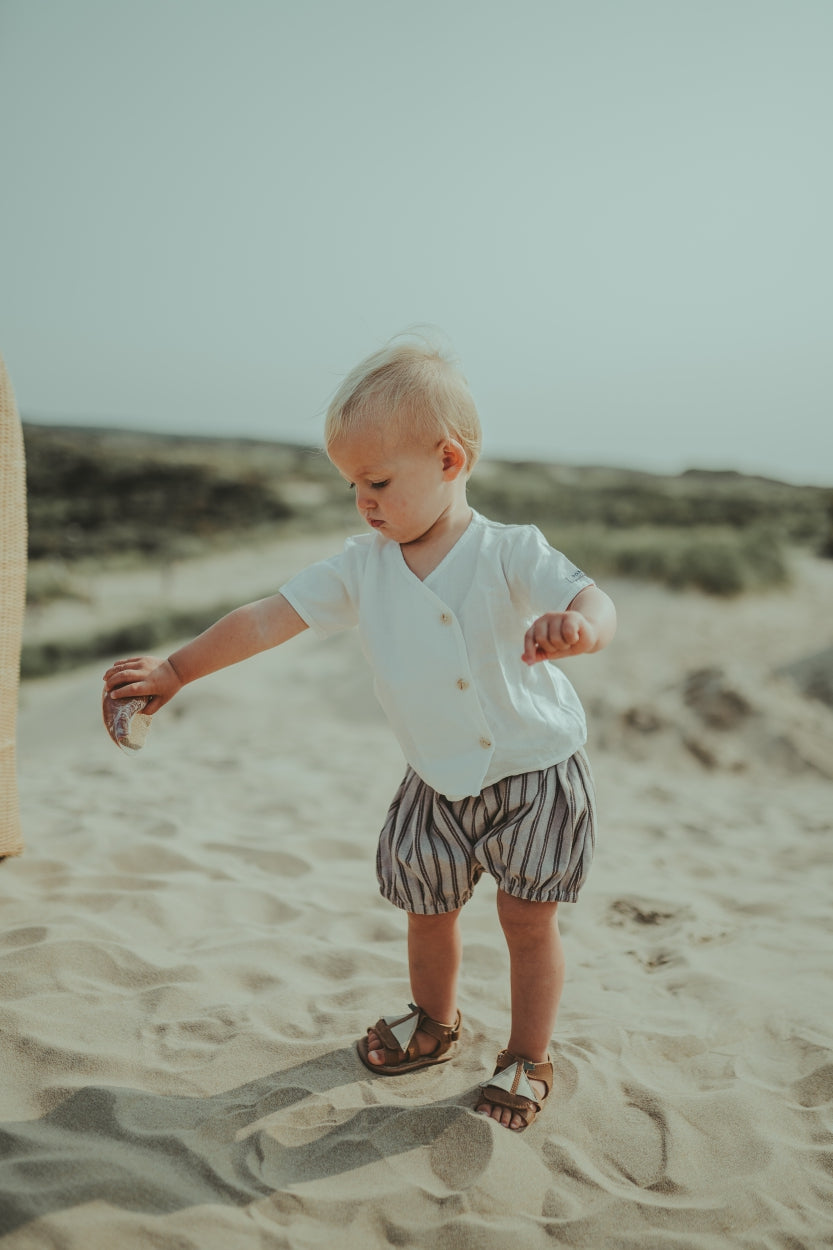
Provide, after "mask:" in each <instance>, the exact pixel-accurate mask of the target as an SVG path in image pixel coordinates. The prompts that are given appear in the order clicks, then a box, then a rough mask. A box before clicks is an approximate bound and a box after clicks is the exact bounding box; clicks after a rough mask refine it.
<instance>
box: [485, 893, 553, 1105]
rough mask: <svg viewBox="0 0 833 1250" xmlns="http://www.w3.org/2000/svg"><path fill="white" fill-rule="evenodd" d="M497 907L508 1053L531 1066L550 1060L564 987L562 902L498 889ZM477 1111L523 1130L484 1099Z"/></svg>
mask: <svg viewBox="0 0 833 1250" xmlns="http://www.w3.org/2000/svg"><path fill="white" fill-rule="evenodd" d="M497 909H498V917H499V919H500V924H501V928H502V929H503V932H504V936H505V937H506V944H507V946H508V947H509V965H510V978H511V982H510V983H511V992H512V1032H511V1034H510V1036H509V1042H508V1045H507V1047H506V1049H507V1050H508V1051H510V1052H511V1053H512V1054H513V1055H519V1056H521V1057H522V1058H524V1059H528V1060H530V1062H531V1063H542V1062H543V1061H544V1060H546V1058H547V1052H548V1049H549V1043H550V1038H551V1037H552V1034H553V1029H554V1028H555V1017H556V1014H557V1012H558V1004H559V1001H560V999H561V991H562V989H563V988H564V951H563V948H562V945H561V935H560V933H559V932H558V916H557V909H558V904H557V903H530V902H527V901H526V899H520V898H513V897H512V896H511V895H510V894H506V893H505V892H504V891H503V890H498V895H497ZM532 1087H533V1089H535V1088H536V1087H537V1091H538V1092H539V1093H541V1094H543V1093H544V1086H543V1085H542V1084H541V1083H540V1082H539V1081H533V1082H532ZM477 1110H478V1111H480V1112H482V1113H483V1114H484V1115H490V1116H492V1118H493V1119H495V1120H499V1121H500V1123H501V1124H503V1125H505V1126H506V1127H507V1128H520V1127H521V1126H522V1120H521V1118H520V1116H518V1115H516V1114H513V1113H512V1111H510V1110H509V1109H508V1108H507V1107H500V1106H497V1105H495V1104H493V1103H490V1102H489V1101H488V1100H487V1099H485V1098H484V1099H483V1100H482V1101H481V1102H480V1103H479V1104H478V1107H477Z"/></svg>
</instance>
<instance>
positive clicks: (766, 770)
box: [0, 538, 833, 1250]
mask: <svg viewBox="0 0 833 1250" xmlns="http://www.w3.org/2000/svg"><path fill="white" fill-rule="evenodd" d="M333 550H334V545H333V543H332V541H330V542H328V541H327V540H326V539H324V538H317V539H307V540H298V541H293V542H286V543H283V544H281V545H280V546H276V547H275V548H274V549H266V550H260V551H258V552H256V553H253V552H244V553H240V554H239V555H238V556H237V557H234V556H233V555H232V556H224V557H216V558H214V559H213V560H209V559H206V560H205V561H202V562H200V563H199V564H194V565H181V566H174V567H173V568H170V569H168V570H167V571H165V572H164V574H162V573H160V574H159V575H158V576H157V580H156V581H153V576H154V575H141V574H133V575H129V576H128V575H127V574H125V575H121V576H122V581H121V582H120V586H121V590H120V591H119V592H118V593H116V590H115V582H113V583H111V584H110V585H109V587H108V586H107V585H105V583H104V582H103V581H102V583H101V585H100V586H98V587H92V588H91V603H90V604H88V605H87V606H86V608H84V607H83V605H77V604H76V605H60V604H59V605H55V606H54V607H52V608H50V609H48V610H47V609H44V610H43V611H41V613H40V614H39V615H38V616H37V618H33V619H32V620H30V622H29V625H28V629H29V631H30V636H32V637H35V636H37V637H43V636H46V634H47V633H48V631H49V630H50V629H54V630H59V629H61V628H63V627H64V626H65V627H66V628H67V629H70V628H73V629H83V628H85V619H86V618H85V617H84V613H85V612H86V613H87V616H88V617H89V616H90V615H92V616H95V617H96V619H98V620H100V619H101V618H102V616H106V615H107V614H108V613H110V614H111V615H112V616H114V618H115V617H118V614H119V613H123V614H125V615H128V614H129V612H130V610H131V605H134V606H135V603H136V602H137V601H139V600H141V601H142V602H147V601H148V599H149V598H150V599H153V597H154V596H169V597H171V598H172V599H174V600H176V601H177V602H179V601H182V602H185V601H188V602H190V601H193V600H195V599H197V598H198V597H199V595H200V594H204V595H207V594H208V590H207V589H206V588H207V587H209V586H210V587H211V588H212V591H213V593H214V594H215V595H216V591H217V589H218V587H221V589H222V593H223V595H226V594H228V596H229V597H231V598H233V597H234V596H235V595H238V594H239V597H240V598H241V600H243V599H245V598H246V597H248V596H250V595H255V594H265V593H267V591H268V590H269V589H270V588H277V586H278V585H279V584H280V582H281V580H282V579H283V578H285V577H286V576H288V575H289V573H291V572H292V571H294V570H295V569H297V568H299V567H301V566H302V565H303V564H305V563H307V562H309V561H310V560H311V559H313V558H315V557H316V556H319V555H325V554H329V553H331V552H332V551H333ZM796 561H797V563H796V569H797V579H796V583H795V585H794V586H793V587H791V588H789V589H788V590H780V591H775V592H770V593H766V594H759V595H747V596H744V597H741V598H738V599H734V600H714V599H710V598H708V597H706V596H703V595H701V594H697V593H694V592H691V593H689V592H686V593H672V592H670V591H667V590H664V589H660V588H658V587H655V586H649V585H642V584H637V583H629V582H624V581H623V582H614V583H605V588H606V589H608V590H609V591H610V593H611V594H612V595H613V597H614V599H615V600H616V602H617V605H618V608H619V611H620V632H619V635H618V637H617V639H616V641H615V643H614V644H613V645H612V646H611V647H610V648H609V649H608V650H607V651H606V652H604V653H603V654H601V655H598V656H593V657H584V658H582V659H580V660H578V661H573V662H572V664H571V665H568V666H567V671H568V673H569V675H570V677H571V679H572V680H573V681H574V684H575V685H576V687H577V689H578V690H579V693H580V694H581V696H582V698H583V700H584V703H585V706H586V708H587V713H588V720H589V724H590V742H589V749H590V752H591V758H592V760H593V764H594V768H595V773H596V780H597V784H598V789H599V799H600V813H601V835H600V838H599V844H598V847H597V858H596V863H595V865H594V868H593V871H592V873H591V876H590V879H589V881H588V883H587V885H586V887H585V889H584V892H583V894H582V897H581V899H580V901H579V903H578V904H576V905H575V906H570V905H564V906H563V907H562V909H561V920H562V931H563V933H564V938H565V947H566V951H567V958H568V980H567V987H566V991H565V994H564V999H563V1004H562V1008H561V1013H560V1016H559V1022H558V1028H557V1033H556V1037H555V1039H554V1047H553V1058H554V1062H555V1073H556V1087H555V1092H554V1095H553V1097H552V1098H551V1099H550V1101H549V1104H548V1106H547V1108H546V1111H545V1113H544V1115H543V1116H541V1117H540V1118H539V1119H538V1121H537V1122H536V1123H535V1124H534V1125H533V1127H532V1128H531V1129H530V1130H528V1131H527V1132H526V1133H524V1134H521V1135H516V1134H512V1133H510V1132H508V1131H507V1130H504V1129H502V1128H500V1127H498V1126H496V1125H494V1124H493V1123H491V1122H490V1121H487V1120H485V1119H483V1118H482V1117H478V1116H476V1115H475V1114H474V1113H473V1111H472V1106H473V1102H474V1098H475V1090H476V1086H477V1084H478V1082H480V1081H481V1080H483V1079H484V1078H485V1077H486V1076H487V1075H488V1074H489V1073H490V1072H491V1069H492V1065H493V1062H494V1057H495V1054H496V1052H497V1050H498V1049H500V1047H501V1046H502V1045H503V1044H504V1043H505V1041H506V1035H507V1030H508V978H507V958H506V953H505V949H504V946H503V941H502V937H501V935H500V931H499V928H498V926H497V922H496V918H495V914H494V887H493V885H492V883H491V882H490V881H488V880H484V881H483V882H481V884H480V885H479V886H478V890H477V893H476V895H475V898H474V899H473V900H472V902H471V903H470V904H469V905H468V906H467V908H466V910H465V913H464V917H463V935H464V942H465V950H464V964H463V975H462V983H461V1010H462V1013H463V1022H464V1038H463V1047H462V1050H461V1052H460V1055H459V1058H457V1059H456V1060H455V1061H454V1062H452V1063H450V1064H446V1065H443V1066H440V1067H438V1068H435V1069H429V1070H428V1071H426V1072H423V1073H415V1074H411V1075H408V1076H405V1077H401V1078H397V1079H396V1080H391V1079H382V1078H374V1077H373V1076H372V1075H371V1074H369V1073H368V1072H367V1071H366V1070H365V1069H364V1068H363V1067H362V1066H361V1064H360V1063H359V1060H358V1058H357V1057H356V1054H355V1050H354V1043H355V1039H356V1038H357V1037H358V1036H360V1035H361V1034H362V1033H363V1032H364V1030H365V1028H366V1027H367V1025H368V1024H371V1023H372V1022H373V1021H375V1020H376V1019H377V1018H378V1016H379V1015H381V1014H387V1013H391V1012H394V1011H397V1010H399V1009H401V1008H402V1007H404V1004H405V1003H406V1002H407V999H408V996H409V991H408V984H407V977H406V965H405V957H404V956H405V950H404V932H405V925H404V917H403V916H402V915H401V914H400V913H398V912H397V911H396V910H395V909H393V908H392V907H390V905H389V904H387V903H386V902H384V901H383V900H382V899H381V898H380V897H379V895H378V893H377V888H376V882H375V876H374V851H375V840H376V835H377V832H378V828H379V826H380V823H381V821H382V819H383V817H384V813H385V811H386V808H387V804H388V802H389V799H390V797H391V796H392V794H393V791H394V789H395V787H396V785H397V783H398V781H399V778H400V776H401V773H402V769H403V763H402V758H401V755H400V752H399V748H398V746H397V744H396V741H395V739H394V738H393V736H392V735H391V733H390V731H389V730H388V729H387V726H386V725H385V723H384V721H383V719H382V715H381V713H380V711H379V710H378V708H377V706H376V703H375V701H374V698H373V695H372V691H371V687H370V679H369V675H368V673H367V671H366V667H365V664H364V661H363V659H362V656H361V653H360V650H359V647H358V642H357V639H356V637H355V636H354V635H353V634H348V635H343V636H340V637H338V638H335V639H333V640H331V641H330V642H328V643H326V644H321V643H318V642H316V641H315V640H314V639H313V638H311V637H310V636H309V635H304V636H302V637H300V638H298V639H295V640H294V641H293V642H291V643H289V644H288V645H286V646H285V647H283V648H281V649H280V650H278V651H275V652H272V653H268V654H266V655H262V656H259V657H257V658H255V659H253V660H250V661H248V662H247V663H245V664H244V665H241V666H238V667H237V668H235V669H230V670H227V671H226V672H223V673H220V674H217V675H215V676H213V677H211V678H208V679H206V680H205V681H203V682H202V683H200V684H199V685H197V686H193V687H189V688H188V689H187V690H185V691H184V692H183V694H182V695H181V696H180V697H179V699H178V700H177V701H176V702H175V703H174V704H172V706H171V708H170V709H166V710H163V712H162V713H161V714H160V715H159V717H158V719H157V720H156V721H155V723H154V725H153V727H152V730H151V733H150V736H149V738H148V741H147V745H146V747H145V748H144V750H142V751H141V752H139V753H137V754H136V755H134V756H128V755H126V754H123V753H121V752H119V751H118V750H117V749H116V747H115V746H113V744H112V743H111V742H110V741H109V739H108V738H107V736H106V734H105V732H104V729H103V727H102V725H101V721H100V712H99V698H100V688H101V685H100V675H101V672H102V671H103V669H104V667H105V664H104V663H103V662H102V663H100V664H95V665H91V666H87V667H85V668H83V669H79V670H77V671H75V672H72V673H70V674H68V675H62V676H56V677H51V678H47V679H43V680H39V681H33V682H27V683H25V684H24V686H23V689H22V692H21V711H20V722H19V746H18V757H19V772H20V790H21V813H22V821H23V831H24V838H25V843H26V849H25V852H24V854H23V856H22V857H20V858H19V859H10V860H7V861H6V862H5V863H3V864H2V866H0V897H1V898H2V931H0V985H2V1000H1V1002H0V1011H1V1012H2V1029H0V1069H1V1070H2V1072H3V1076H4V1079H3V1082H2V1125H0V1137H2V1143H3V1146H2V1153H0V1240H1V1241H2V1245H3V1250H52V1248H54V1250H59V1248H60V1250H98V1247H102V1248H104V1247H108V1248H110V1247H118V1248H119V1250H140V1248H141V1250H147V1247H150V1246H154V1247H160V1250H191V1248H193V1250H229V1248H230V1247H234V1250H249V1248H251V1250H255V1248H257V1250H273V1248H274V1250H278V1248H280V1247H292V1250H296V1248H297V1250H301V1248H303V1250H306V1248H308V1247H316V1248H317V1247H322V1248H323V1247H327V1246H330V1245H332V1244H336V1245H338V1246H339V1247H344V1248H345V1250H354V1248H355V1250H359V1248H360V1247H361V1248H362V1250H367V1248H370V1250H375V1248H378V1247H384V1246H414V1247H420V1248H424V1250H440V1247H442V1248H443V1250H505V1248H506V1247H507V1246H508V1245H511V1246H514V1247H517V1248H519V1250H537V1248H538V1247H546V1246H552V1245H554V1244H555V1245H558V1244H564V1245H568V1246H576V1247H584V1248H587V1250H614V1248H617V1250H618V1248H623V1250H624V1248H625V1247H627V1248H631V1247H632V1248H633V1250H636V1248H637V1247H638V1248H639V1250H672V1248H673V1250H722V1248H723V1247H743V1248H744V1250H816V1248H817V1247H823V1246H833V1010H831V1008H833V995H832V994H831V969H832V968H833V919H831V904H830V899H831V885H833V854H831V846H833V842H831V835H832V834H833V710H831V709H830V708H829V707H827V706H825V705H824V704H823V703H821V702H819V701H817V700H812V699H810V698H807V697H806V696H804V695H803V694H802V693H801V692H800V691H799V690H798V689H797V688H796V687H795V685H794V684H793V683H792V682H791V681H790V680H789V679H788V678H787V677H785V676H779V675H777V670H778V669H779V668H780V667H782V666H783V665H785V664H789V663H790V662H792V661H795V660H799V659H801V658H802V657H804V656H807V655H810V654H812V653H813V652H816V651H819V650H821V649H822V648H823V647H825V646H829V645H830V643H831V641H833V639H831V636H830V632H831V627H830V619H831V604H833V561H829V560H828V561H820V560H814V559H811V558H809V557H796ZM232 571H233V575H232ZM131 577H132V579H133V580H132V581H131ZM142 577H145V580H144V581H142V580H141V579H142ZM148 578H150V580H148ZM60 613H65V614H67V615H66V616H65V617H64V618H61V616H60ZM50 614H51V615H50ZM62 619H63V624H62ZM113 658H115V657H113Z"/></svg>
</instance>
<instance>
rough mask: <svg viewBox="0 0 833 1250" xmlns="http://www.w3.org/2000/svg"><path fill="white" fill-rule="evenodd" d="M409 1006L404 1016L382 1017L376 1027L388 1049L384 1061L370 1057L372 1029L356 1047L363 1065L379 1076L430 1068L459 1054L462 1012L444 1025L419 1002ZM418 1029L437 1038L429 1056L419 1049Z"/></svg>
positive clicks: (375, 1029) (361, 1038)
mask: <svg viewBox="0 0 833 1250" xmlns="http://www.w3.org/2000/svg"><path fill="white" fill-rule="evenodd" d="M408 1006H409V1007H410V1008H411V1010H410V1011H407V1012H405V1014H404V1015H402V1016H382V1018H381V1020H377V1021H376V1023H375V1024H374V1026H373V1031H374V1032H375V1034H376V1036H377V1037H378V1038H379V1041H380V1042H381V1049H382V1050H383V1051H384V1052H385V1062H384V1063H379V1064H376V1063H371V1062H370V1060H369V1059H368V1057H367V1054H368V1050H369V1049H370V1048H369V1045H368V1040H369V1035H370V1029H368V1030H367V1033H368V1036H367V1037H360V1038H359V1040H358V1041H357V1042H356V1050H357V1051H358V1052H359V1058H360V1059H361V1061H362V1063H363V1064H364V1066H365V1067H366V1068H369V1069H370V1071H371V1072H376V1073H378V1075H379V1076H400V1075H401V1074H402V1073H403V1072H415V1071H416V1070H417V1068H430V1067H433V1065H434V1064H435V1063H446V1062H447V1061H448V1060H449V1059H453V1058H454V1056H455V1054H456V1053H457V1039H458V1038H459V1036H460V1024H461V1020H462V1017H461V1016H460V1013H459V1011H458V1012H457V1019H456V1020H455V1022H454V1024H441V1023H440V1022H439V1020H432V1019H431V1017H430V1016H428V1015H426V1014H425V1012H424V1011H423V1010H422V1008H421V1007H417V1005H416V1003H409V1004H408ZM417 1030H419V1031H420V1032H421V1033H429V1034H430V1035H431V1037H435V1038H436V1039H437V1043H438V1045H437V1048H436V1050H433V1051H432V1052H431V1054H430V1055H420V1054H419V1052H418V1051H417V1044H416V1034H417ZM374 1049H375V1048H374Z"/></svg>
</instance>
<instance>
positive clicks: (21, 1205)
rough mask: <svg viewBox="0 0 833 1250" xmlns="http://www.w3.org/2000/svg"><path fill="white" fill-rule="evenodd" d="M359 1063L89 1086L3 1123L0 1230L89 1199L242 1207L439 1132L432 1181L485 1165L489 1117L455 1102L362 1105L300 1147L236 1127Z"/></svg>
mask: <svg viewBox="0 0 833 1250" xmlns="http://www.w3.org/2000/svg"><path fill="white" fill-rule="evenodd" d="M356 1062H357V1061H356V1057H355V1054H354V1053H353V1052H352V1051H350V1050H346V1049H345V1050H338V1051H332V1052H330V1053H328V1054H325V1055H320V1056H318V1057H317V1058H315V1059H313V1060H310V1061H308V1062H306V1063H302V1064H298V1065H296V1066H295V1067H293V1068H289V1069H286V1070H285V1071H283V1072H279V1073H275V1074H270V1075H269V1076H266V1077H261V1078H259V1079H258V1080H256V1081H251V1082H249V1083H248V1084H246V1085H241V1086H239V1087H238V1088H237V1089H231V1090H227V1091H225V1092H223V1093H221V1094H215V1095H213V1096H211V1097H208V1098H194V1097H183V1096H178V1095H167V1094H153V1093H148V1092H146V1091H144V1090H135V1089H126V1088H123V1087H121V1088H120V1087H108V1086H96V1085H91V1086H88V1087H87V1088H85V1089H82V1090H79V1091H78V1092H77V1093H75V1094H72V1095H71V1096H70V1097H69V1098H67V1099H66V1101H65V1102H63V1103H61V1105H60V1106H59V1107H56V1108H55V1110H53V1111H50V1112H49V1113H48V1114H47V1115H45V1116H43V1117H42V1118H41V1119H39V1120H25V1121H19V1122H17V1123H9V1124H2V1125H0V1235H4V1234H7V1233H10V1232H12V1231H14V1230H15V1229H16V1228H19V1227H20V1226H21V1225H23V1224H26V1223H28V1222H29V1221H31V1220H34V1219H37V1218H39V1217H42V1216H45V1215H50V1214H53V1213H55V1212H59V1211H64V1210H68V1209H71V1208H73V1207H76V1206H78V1205H80V1204H82V1203H85V1202H91V1201H94V1200H100V1201H104V1202H107V1203H110V1204H111V1205H113V1206H117V1207H121V1208H123V1209H125V1210H128V1211H136V1212H144V1213H146V1214H151V1215H162V1214H166V1213H170V1212H173V1211H179V1210H182V1209H183V1208H186V1207H190V1206H196V1205H199V1204H202V1203H217V1202H225V1203H228V1204H230V1205H233V1206H245V1205H246V1204H248V1203H250V1202H252V1201H254V1200H256V1199H258V1198H262V1197H264V1196H266V1195H268V1194H271V1193H274V1192H276V1191H278V1190H281V1189H284V1188H286V1187H287V1186H289V1185H292V1184H294V1183H297V1182H299V1181H313V1180H317V1179H320V1178H322V1177H325V1176H335V1175H338V1174H340V1173H342V1172H346V1171H349V1170H351V1169H353V1168H358V1167H362V1166H363V1165H365V1164H368V1163H372V1162H374V1161H375V1160H377V1159H380V1158H382V1157H390V1156H392V1155H397V1154H401V1153H403V1152H405V1151H408V1150H412V1149H415V1148H416V1147H419V1146H426V1145H430V1144H432V1143H437V1141H438V1139H439V1138H440V1137H443V1144H442V1149H440V1150H438V1151H436V1152H435V1153H436V1155H437V1157H436V1158H432V1167H433V1168H434V1170H435V1171H437V1174H438V1176H439V1177H440V1179H444V1180H447V1183H449V1184H450V1185H451V1186H452V1187H457V1186H459V1185H460V1184H463V1185H465V1184H466V1175H465V1173H466V1172H467V1171H468V1170H469V1168H467V1165H466V1159H467V1158H468V1159H469V1160H470V1162H471V1164H472V1165H473V1166H474V1171H475V1172H480V1171H481V1170H482V1166H483V1158H484V1150H485V1153H486V1157H488V1156H489V1155H490V1154H491V1137H490V1128H489V1125H488V1123H487V1122H485V1121H484V1120H483V1117H481V1116H477V1115H475V1113H474V1112H473V1111H472V1110H470V1109H468V1108H466V1107H464V1106H461V1105H460V1104H459V1102H457V1101H455V1100H451V1099H449V1100H445V1101H443V1102H438V1103H434V1104H431V1105H427V1106H426V1105H423V1106H415V1107H401V1106H397V1107H391V1106H387V1107H383V1106H375V1107H367V1108H365V1109H363V1110H361V1111H358V1112H356V1113H355V1114H354V1115H353V1116H351V1117H350V1118H349V1119H347V1120H346V1121H345V1122H344V1123H342V1124H339V1125H337V1126H335V1127H334V1128H332V1129H331V1130H330V1131H329V1132H327V1133H325V1134H324V1135H323V1136H321V1137H318V1138H317V1139H316V1140H314V1141H311V1142H308V1143H306V1144H304V1145H299V1146H283V1145H281V1143H280V1142H278V1141H276V1140H275V1139H274V1138H273V1137H272V1136H270V1135H269V1134H268V1132H266V1131H265V1129H262V1128H254V1129H253V1130H252V1131H251V1132H250V1133H248V1134H246V1135H245V1136H242V1135H241V1134H243V1133H244V1132H245V1130H246V1128H247V1126H250V1125H256V1124H257V1123H258V1121H260V1120H263V1119H264V1118H265V1117H268V1116H270V1115H273V1114H275V1113H276V1112H279V1111H281V1110H284V1109H285V1108H287V1107H291V1106H292V1105H293V1104H294V1103H297V1102H300V1101H301V1100H302V1099H304V1098H307V1097H309V1096H310V1094H312V1093H317V1092H320V1091H323V1090H326V1089H333V1088H336V1087H337V1086H340V1085H345V1084H349V1083H351V1082H354V1081H355V1080H356V1071H355V1065H356ZM455 1126H457V1127H456V1128H455ZM239 1135H240V1136H239ZM238 1136H239V1139H238ZM458 1138H459V1141H458V1140H457V1139H458ZM473 1146H474V1147H476V1148H475V1149H474V1150H472V1147H473ZM446 1168H447V1172H448V1175H447V1177H444V1176H443V1172H445V1171H446Z"/></svg>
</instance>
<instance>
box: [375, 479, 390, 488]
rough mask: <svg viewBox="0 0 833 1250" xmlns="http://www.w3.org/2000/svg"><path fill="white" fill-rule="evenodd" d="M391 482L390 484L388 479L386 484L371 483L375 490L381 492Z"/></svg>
mask: <svg viewBox="0 0 833 1250" xmlns="http://www.w3.org/2000/svg"><path fill="white" fill-rule="evenodd" d="M389 482H390V479H389V478H388V480H387V481H385V482H371V483H370V485H371V486H372V487H373V489H374V490H381V489H382V487H383V486H387V485H388V484H389Z"/></svg>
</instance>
